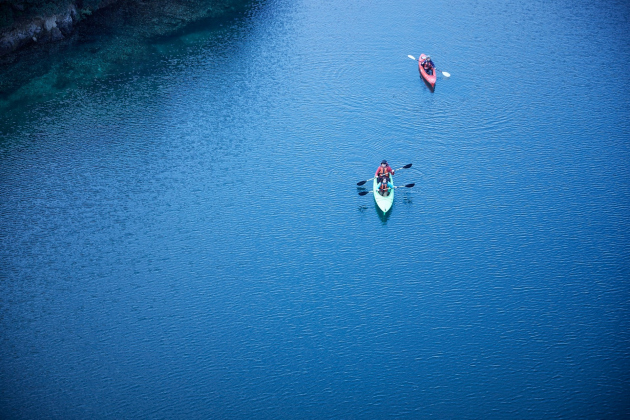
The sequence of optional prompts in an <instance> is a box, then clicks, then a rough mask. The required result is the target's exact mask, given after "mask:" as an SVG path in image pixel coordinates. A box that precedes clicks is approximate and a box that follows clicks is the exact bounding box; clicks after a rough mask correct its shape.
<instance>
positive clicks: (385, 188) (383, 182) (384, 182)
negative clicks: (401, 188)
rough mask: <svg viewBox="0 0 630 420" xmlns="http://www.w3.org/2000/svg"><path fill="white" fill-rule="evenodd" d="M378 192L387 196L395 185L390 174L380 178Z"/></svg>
mask: <svg viewBox="0 0 630 420" xmlns="http://www.w3.org/2000/svg"><path fill="white" fill-rule="evenodd" d="M378 182H379V184H378V193H379V194H380V195H382V196H383V197H387V196H388V195H389V192H390V191H391V189H392V188H394V185H393V184H392V183H391V182H390V181H389V176H382V177H380V179H379V181H378Z"/></svg>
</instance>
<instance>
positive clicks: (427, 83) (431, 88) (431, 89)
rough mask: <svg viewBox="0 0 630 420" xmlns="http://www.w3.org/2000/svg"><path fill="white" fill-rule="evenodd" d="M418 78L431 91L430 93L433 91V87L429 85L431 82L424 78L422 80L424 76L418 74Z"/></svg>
mask: <svg viewBox="0 0 630 420" xmlns="http://www.w3.org/2000/svg"><path fill="white" fill-rule="evenodd" d="M420 80H422V81H423V82H424V84H425V85H426V86H427V87H428V88H429V90H430V91H431V93H435V88H434V87H432V86H431V84H430V83H429V82H427V81H426V80H424V78H423V77H422V75H420ZM436 86H437V83H436Z"/></svg>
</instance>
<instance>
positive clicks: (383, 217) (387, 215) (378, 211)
mask: <svg viewBox="0 0 630 420" xmlns="http://www.w3.org/2000/svg"><path fill="white" fill-rule="evenodd" d="M374 210H376V214H378V218H379V219H381V222H382V223H383V224H384V225H385V224H387V221H388V220H389V218H390V217H391V215H392V212H393V211H394V205H392V207H391V208H390V209H389V211H388V212H387V213H383V210H381V209H380V208H379V207H378V204H376V201H375V200H374Z"/></svg>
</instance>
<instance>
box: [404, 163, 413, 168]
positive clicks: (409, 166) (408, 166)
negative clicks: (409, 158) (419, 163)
mask: <svg viewBox="0 0 630 420" xmlns="http://www.w3.org/2000/svg"><path fill="white" fill-rule="evenodd" d="M411 165H413V163H410V164H409V165H405V166H403V167H402V168H403V169H409V168H411Z"/></svg>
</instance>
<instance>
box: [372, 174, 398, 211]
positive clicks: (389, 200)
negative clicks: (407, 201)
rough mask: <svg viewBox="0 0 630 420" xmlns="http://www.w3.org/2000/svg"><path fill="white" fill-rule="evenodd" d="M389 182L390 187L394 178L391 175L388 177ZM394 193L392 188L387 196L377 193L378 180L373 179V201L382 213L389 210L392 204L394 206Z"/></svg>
mask: <svg viewBox="0 0 630 420" xmlns="http://www.w3.org/2000/svg"><path fill="white" fill-rule="evenodd" d="M389 182H391V183H392V185H394V177H393V176H392V175H391V174H390V175H389ZM394 191H395V189H394V188H392V189H390V190H389V195H387V196H382V195H381V194H380V193H379V192H378V179H376V178H374V182H373V183H372V192H373V193H374V200H376V205H377V206H378V208H379V209H381V211H382V212H383V213H387V212H388V211H389V209H391V208H392V204H394Z"/></svg>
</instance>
